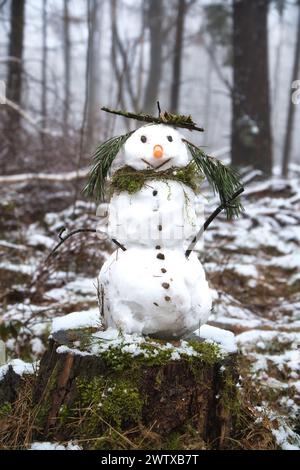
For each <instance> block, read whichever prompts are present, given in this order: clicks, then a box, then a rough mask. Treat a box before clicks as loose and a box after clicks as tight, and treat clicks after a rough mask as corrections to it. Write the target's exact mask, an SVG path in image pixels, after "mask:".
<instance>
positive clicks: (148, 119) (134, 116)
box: [101, 106, 204, 132]
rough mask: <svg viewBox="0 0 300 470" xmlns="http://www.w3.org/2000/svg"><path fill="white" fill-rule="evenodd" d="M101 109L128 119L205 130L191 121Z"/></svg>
mask: <svg viewBox="0 0 300 470" xmlns="http://www.w3.org/2000/svg"><path fill="white" fill-rule="evenodd" d="M101 110H102V111H105V112H106V113H111V114H116V115H118V116H123V117H126V118H128V119H135V120H137V121H142V122H152V123H155V124H165V125H167V126H175V127H182V128H184V129H189V130H191V131H199V132H204V129H203V128H202V127H197V126H196V125H195V124H189V123H186V124H185V123H183V122H182V121H181V122H175V121H174V122H173V121H165V120H163V119H162V118H161V117H159V118H157V117H155V116H150V115H148V114H135V113H130V112H126V111H116V110H114V109H110V108H107V107H105V106H104V107H102V108H101Z"/></svg>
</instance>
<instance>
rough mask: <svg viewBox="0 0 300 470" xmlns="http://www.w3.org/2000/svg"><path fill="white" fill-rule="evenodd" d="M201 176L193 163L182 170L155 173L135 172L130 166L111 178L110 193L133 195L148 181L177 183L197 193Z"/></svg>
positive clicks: (174, 168)
mask: <svg viewBox="0 0 300 470" xmlns="http://www.w3.org/2000/svg"><path fill="white" fill-rule="evenodd" d="M203 179H204V178H203V174H202V173H201V172H199V170H198V168H197V166H196V165H195V164H194V163H190V164H189V165H187V166H186V167H184V168H177V167H173V168H169V169H167V170H162V171H156V170H154V169H147V170H139V171H138V170H135V169H134V168H131V167H130V166H124V167H123V168H120V169H119V170H118V171H116V172H115V174H114V175H113V177H112V180H111V183H110V189H111V193H114V192H115V191H116V192H122V191H127V192H128V193H129V194H135V193H137V192H138V191H140V190H141V189H142V188H143V187H144V186H145V185H146V184H147V182H148V181H150V180H151V181H152V180H155V181H163V182H165V183H166V184H168V181H178V182H179V183H183V184H184V185H186V186H189V187H190V188H191V189H192V190H193V191H195V192H199V186H200V184H201V182H202V181H203Z"/></svg>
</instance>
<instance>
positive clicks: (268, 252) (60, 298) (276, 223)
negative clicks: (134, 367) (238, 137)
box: [0, 174, 300, 448]
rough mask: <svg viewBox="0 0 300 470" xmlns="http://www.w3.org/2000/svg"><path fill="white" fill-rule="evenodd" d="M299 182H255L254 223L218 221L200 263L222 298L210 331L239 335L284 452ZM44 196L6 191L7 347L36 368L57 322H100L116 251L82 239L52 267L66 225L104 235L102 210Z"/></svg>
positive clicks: (66, 195) (295, 364) (296, 303)
mask: <svg viewBox="0 0 300 470" xmlns="http://www.w3.org/2000/svg"><path fill="white" fill-rule="evenodd" d="M299 183H300V175H299V174H298V176H297V174H295V175H294V176H293V178H291V179H290V181H289V182H288V183H287V182H285V181H281V180H280V179H278V178H275V179H273V180H272V181H271V182H256V183H249V184H248V185H247V186H246V193H245V197H244V202H245V208H246V212H245V213H244V215H243V216H242V217H241V218H240V219H239V220H237V221H234V222H226V220H225V218H223V217H220V218H219V219H218V220H216V221H215V222H214V223H213V225H212V226H211V228H210V230H209V231H208V232H207V233H206V237H205V244H204V250H203V252H202V253H201V255H200V257H201V260H202V261H203V263H204V267H205V270H206V272H207V275H208V277H209V280H210V284H211V286H212V287H213V288H214V290H215V292H214V294H215V301H214V312H213V315H212V316H211V318H210V322H209V323H210V324H211V325H213V326H215V327H221V328H224V329H227V330H229V331H231V332H233V333H234V334H235V335H236V341H237V344H238V346H239V348H240V350H241V352H242V357H243V361H242V366H241V375H242V376H243V377H244V379H245V380H250V381H252V382H253V383H254V384H255V387H256V389H257V396H253V404H254V405H255V406H256V407H257V410H258V412H259V413H261V415H262V416H263V415H264V414H266V413H267V414H268V416H269V417H272V419H274V420H277V422H278V423H280V424H278V425H277V428H278V429H277V430H276V429H275V430H274V433H275V435H276V439H277V442H278V443H279V444H280V445H281V446H282V447H283V448H292V447H291V446H296V447H297V446H298V447H299V448H300V443H299V442H300V439H299V433H300V419H299V409H300V210H299V209H300V184H299ZM38 193H39V191H38V188H36V187H35V186H32V185H31V187H30V188H28V186H25V185H24V184H23V183H22V184H15V185H10V186H9V188H8V187H4V188H2V189H1V190H0V196H1V197H0V283H1V291H0V302H1V311H0V338H2V339H3V340H4V341H5V343H6V348H7V353H8V355H9V357H10V358H12V359H23V360H24V361H26V362H32V361H36V360H38V359H39V358H40V357H41V355H42V353H43V351H44V349H45V345H46V342H47V337H48V335H49V333H50V328H51V319H52V318H53V317H55V316H62V315H66V314H69V313H73V312H82V311H85V312H87V316H88V317H89V318H91V319H92V320H91V321H94V320H93V319H94V318H95V311H96V310H95V309H97V298H96V286H95V285H96V275H97V273H98V271H99V269H100V267H101V265H102V263H103V261H104V260H105V259H106V257H107V256H108V254H109V253H110V252H111V251H112V250H113V246H112V245H111V244H110V243H105V242H101V241H100V240H99V239H97V237H96V236H94V235H93V234H85V235H78V236H76V237H74V238H73V239H72V240H70V241H69V242H67V243H65V244H64V245H63V247H62V248H61V250H60V251H59V252H58V254H57V255H56V256H55V257H54V258H52V259H51V261H50V262H48V263H45V259H46V257H47V255H48V253H49V250H50V249H51V248H52V247H53V246H54V245H55V244H56V242H57V232H58V231H59V229H60V228H61V227H62V226H66V227H67V228H68V229H69V230H72V229H76V228H80V227H89V228H95V227H96V218H95V215H94V214H95V207H94V206H93V205H91V204H89V203H86V202H83V201H80V202H79V203H77V205H76V210H75V211H74V207H73V204H72V194H71V193H70V191H69V190H68V188H66V187H63V186H59V185H58V186H57V185H56V186H55V187H54V188H53V190H52V191H47V192H44V193H43V194H42V198H43V200H41V199H39V200H37V199H36V194H38ZM48 198H49V204H48ZM215 205H216V201H215V200H211V201H210V203H209V205H208V207H207V212H208V213H209V212H210V211H211V210H212V208H213V207H214V206H215ZM48 207H50V208H51V212H48V210H47V208H48ZM76 316H77V317H78V314H75V317H76ZM58 323H59V322H58ZM203 333H204V332H203Z"/></svg>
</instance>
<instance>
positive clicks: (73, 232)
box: [46, 227, 126, 263]
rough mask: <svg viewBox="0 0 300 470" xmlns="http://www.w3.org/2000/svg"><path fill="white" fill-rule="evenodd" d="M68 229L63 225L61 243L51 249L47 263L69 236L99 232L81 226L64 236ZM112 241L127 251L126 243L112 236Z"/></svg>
mask: <svg viewBox="0 0 300 470" xmlns="http://www.w3.org/2000/svg"><path fill="white" fill-rule="evenodd" d="M65 231H66V228H65V227H63V228H62V229H61V230H60V232H59V234H58V238H59V239H60V241H59V243H58V244H57V245H56V246H55V247H54V248H53V250H52V251H51V253H50V254H49V255H48V256H47V259H46V263H47V262H48V261H49V260H50V258H51V257H52V256H53V255H54V253H55V252H56V251H57V250H58V249H59V248H60V247H61V245H63V244H64V243H65V242H66V241H67V240H69V238H71V237H73V236H74V235H77V234H78V233H87V232H88V233H97V230H96V229H94V228H79V229H77V230H73V231H72V232H70V233H69V234H68V235H66V236H65V237H63V236H62V234H63V233H64V232H65ZM112 242H113V243H114V244H115V245H117V247H118V248H121V250H122V251H126V248H125V246H124V245H122V244H121V243H120V242H118V240H116V239H115V238H112Z"/></svg>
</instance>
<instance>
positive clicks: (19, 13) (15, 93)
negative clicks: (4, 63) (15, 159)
mask: <svg viewBox="0 0 300 470" xmlns="http://www.w3.org/2000/svg"><path fill="white" fill-rule="evenodd" d="M24 22H25V0H12V1H11V16H10V24H11V27H10V28H11V29H10V39H9V52H8V55H9V57H11V58H12V59H13V60H10V61H9V62H8V73H7V98H8V99H9V100H11V101H13V102H14V103H15V104H16V105H18V106H20V105H21V99H22V69H23V52H24ZM8 114H9V117H10V118H11V119H9V120H10V123H9V125H10V126H13V128H14V130H15V129H16V128H17V127H19V124H20V115H19V114H17V113H15V112H11V110H10V111H9V113H8Z"/></svg>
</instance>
